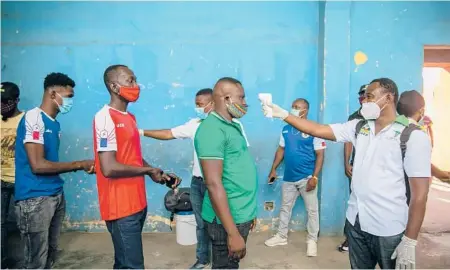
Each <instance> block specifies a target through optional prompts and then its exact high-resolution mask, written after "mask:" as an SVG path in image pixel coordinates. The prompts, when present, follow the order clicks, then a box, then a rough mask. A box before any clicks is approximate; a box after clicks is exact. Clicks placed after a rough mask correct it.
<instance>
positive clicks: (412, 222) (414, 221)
mask: <svg viewBox="0 0 450 270" xmlns="http://www.w3.org/2000/svg"><path fill="white" fill-rule="evenodd" d="M409 185H410V187H411V200H410V202H409V215H408V224H407V225H406V231H405V235H406V236H407V237H408V238H410V239H414V240H417V236H418V235H419V231H420V227H422V222H423V218H424V216H425V209H426V204H427V197H428V189H429V185H430V184H429V178H428V177H411V178H409Z"/></svg>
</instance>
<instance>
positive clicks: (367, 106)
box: [361, 94, 387, 120]
mask: <svg viewBox="0 0 450 270" xmlns="http://www.w3.org/2000/svg"><path fill="white" fill-rule="evenodd" d="M386 96H387V94H386V95H384V96H383V97H381V98H379V99H378V100H377V101H375V102H373V101H372V102H365V103H363V104H362V107H361V115H362V116H363V117H364V119H366V120H376V119H378V117H380V113H381V111H382V110H383V109H384V107H385V106H386V105H384V106H383V108H380V106H379V105H378V102H379V101H380V100H382V99H384V98H385V97H386Z"/></svg>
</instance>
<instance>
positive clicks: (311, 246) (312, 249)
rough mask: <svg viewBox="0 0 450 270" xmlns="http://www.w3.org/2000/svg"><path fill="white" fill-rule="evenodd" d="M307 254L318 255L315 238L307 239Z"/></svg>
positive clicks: (309, 255) (310, 255)
mask: <svg viewBox="0 0 450 270" xmlns="http://www.w3.org/2000/svg"><path fill="white" fill-rule="evenodd" d="M306 245H307V248H306V256H308V257H316V256H317V243H316V242H315V241H314V240H308V241H306Z"/></svg>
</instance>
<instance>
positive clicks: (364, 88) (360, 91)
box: [358, 84, 369, 95]
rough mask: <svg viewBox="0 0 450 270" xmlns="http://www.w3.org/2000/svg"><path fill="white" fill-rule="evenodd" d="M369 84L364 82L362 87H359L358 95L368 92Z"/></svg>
mask: <svg viewBox="0 0 450 270" xmlns="http://www.w3.org/2000/svg"><path fill="white" fill-rule="evenodd" d="M367 86H369V85H368V84H363V85H361V87H359V91H358V95H361V94H364V93H365V92H366V89H367Z"/></svg>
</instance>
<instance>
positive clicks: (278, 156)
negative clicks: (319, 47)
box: [263, 97, 326, 257]
mask: <svg viewBox="0 0 450 270" xmlns="http://www.w3.org/2000/svg"><path fill="white" fill-rule="evenodd" d="M269 98H270V97H269ZM263 99H264V98H263ZM308 110H309V102H308V101H307V100H306V99H303V98H298V99H296V100H295V101H294V102H293V103H292V109H291V112H290V113H291V114H292V115H294V116H297V117H300V118H304V119H306V118H307V116H308ZM325 148H326V144H325V141H324V140H323V139H319V138H314V137H312V136H310V135H308V134H306V133H303V132H300V131H298V130H297V129H296V128H294V127H293V126H291V125H286V126H284V127H283V131H282V134H281V136H280V143H279V146H278V149H277V151H276V153H275V159H274V161H273V165H272V169H271V171H270V175H269V184H272V183H273V182H274V181H275V179H276V178H277V174H276V169H277V167H278V166H279V165H280V163H281V162H282V161H283V159H284V163H285V167H284V178H283V181H284V182H283V185H282V204H281V210H280V224H279V227H278V232H277V233H276V234H275V235H274V236H273V237H271V238H270V239H268V240H267V241H266V242H265V244H266V246H269V247H274V246H281V245H287V237H288V228H289V221H290V219H291V214H292V208H293V206H294V205H295V202H296V201H297V198H298V196H302V197H303V200H304V201H305V208H306V211H307V212H308V223H307V230H308V236H307V240H306V243H307V252H306V255H307V256H309V257H314V256H317V237H318V234H319V202H318V199H317V188H316V186H317V181H318V175H319V173H320V171H321V170H322V166H323V160H324V152H325Z"/></svg>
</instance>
